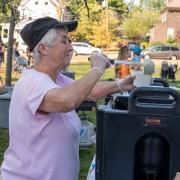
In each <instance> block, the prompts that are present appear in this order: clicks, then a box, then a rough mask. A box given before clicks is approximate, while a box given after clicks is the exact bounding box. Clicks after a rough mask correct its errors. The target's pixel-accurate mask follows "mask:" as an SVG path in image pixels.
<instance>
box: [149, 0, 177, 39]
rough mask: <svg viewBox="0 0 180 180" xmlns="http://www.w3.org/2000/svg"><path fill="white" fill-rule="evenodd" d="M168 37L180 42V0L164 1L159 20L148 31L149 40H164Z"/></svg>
mask: <svg viewBox="0 0 180 180" xmlns="http://www.w3.org/2000/svg"><path fill="white" fill-rule="evenodd" d="M169 38H173V39H176V40H177V41H179V42H180V0H167V1H166V7H165V8H164V9H163V10H162V11H161V21H160V22H159V23H158V24H156V25H155V26H154V27H153V28H152V29H151V32H150V42H166V41H167V40H168V39H169Z"/></svg>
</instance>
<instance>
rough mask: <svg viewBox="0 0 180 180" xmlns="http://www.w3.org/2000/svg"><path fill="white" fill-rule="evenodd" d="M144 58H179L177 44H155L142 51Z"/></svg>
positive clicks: (179, 53)
mask: <svg viewBox="0 0 180 180" xmlns="http://www.w3.org/2000/svg"><path fill="white" fill-rule="evenodd" d="M142 56H143V57H144V58H147V59H148V58H152V59H171V60H176V59H180V49H179V48H178V47H177V46H168V45H157V46H152V47H149V48H148V49H146V50H144V51H143V52H142Z"/></svg>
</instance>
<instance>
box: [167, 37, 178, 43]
mask: <svg viewBox="0 0 180 180" xmlns="http://www.w3.org/2000/svg"><path fill="white" fill-rule="evenodd" d="M175 42H176V39H175V38H174V37H173V36H171V35H169V36H168V38H167V43H168V44H174V43H175Z"/></svg>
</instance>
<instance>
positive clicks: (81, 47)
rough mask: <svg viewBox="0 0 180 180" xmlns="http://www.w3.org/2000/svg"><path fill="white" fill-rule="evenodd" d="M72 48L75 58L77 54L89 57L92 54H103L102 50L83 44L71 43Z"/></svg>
mask: <svg viewBox="0 0 180 180" xmlns="http://www.w3.org/2000/svg"><path fill="white" fill-rule="evenodd" d="M72 46H73V49H74V53H75V55H76V56H77V55H79V54H84V55H91V54H92V53H93V52H99V53H102V52H103V51H102V49H100V48H96V47H93V46H91V45H90V44H88V43H83V42H73V43H72Z"/></svg>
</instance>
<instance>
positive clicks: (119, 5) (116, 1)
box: [108, 0, 129, 16]
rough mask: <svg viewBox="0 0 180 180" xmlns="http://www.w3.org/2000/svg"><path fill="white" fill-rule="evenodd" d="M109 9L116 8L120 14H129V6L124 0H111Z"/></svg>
mask: <svg viewBox="0 0 180 180" xmlns="http://www.w3.org/2000/svg"><path fill="white" fill-rule="evenodd" d="M108 2H109V9H112V10H115V12H117V13H118V15H119V16H127V14H128V11H129V10H128V6H127V4H126V3H124V1H123V0H109V1H108Z"/></svg>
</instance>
